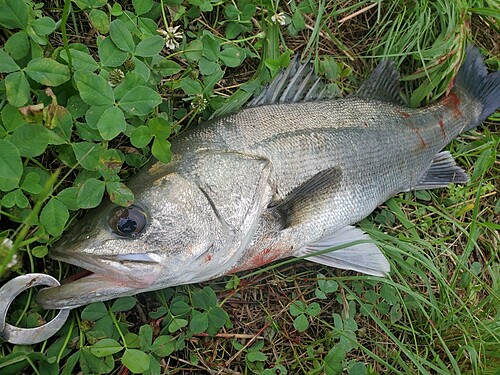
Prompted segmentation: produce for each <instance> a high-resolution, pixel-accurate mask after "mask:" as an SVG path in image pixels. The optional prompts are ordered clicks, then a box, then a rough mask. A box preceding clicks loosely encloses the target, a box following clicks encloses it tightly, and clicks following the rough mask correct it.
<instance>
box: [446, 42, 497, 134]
mask: <svg viewBox="0 0 500 375" xmlns="http://www.w3.org/2000/svg"><path fill="white" fill-rule="evenodd" d="M466 56H467V57H466V59H465V61H464V62H463V63H462V66H461V67H460V69H459V70H458V74H457V76H456V78H455V88H454V90H457V89H458V90H460V91H462V90H463V91H465V92H467V93H468V94H469V95H470V96H472V97H473V98H474V99H476V100H478V101H479V102H480V103H481V104H482V111H481V114H480V115H479V119H478V122H477V123H473V124H471V125H470V126H469V127H467V128H466V129H464V130H470V129H473V128H475V127H476V126H477V125H479V124H480V123H481V122H483V121H484V120H486V118H487V117H488V116H489V115H491V114H492V113H494V112H495V111H496V110H497V108H499V107H500V72H494V73H488V71H487V70H486V65H485V64H484V61H483V56H482V55H481V53H480V52H479V49H478V48H477V47H476V46H474V45H471V46H469V47H468V48H467V55H466Z"/></svg>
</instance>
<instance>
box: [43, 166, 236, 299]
mask: <svg viewBox="0 0 500 375" xmlns="http://www.w3.org/2000/svg"><path fill="white" fill-rule="evenodd" d="M140 175H141V174H139V175H138V176H137V177H136V178H135V179H134V180H135V181H134V184H136V185H137V182H138V179H139V180H140ZM143 182H145V183H144V186H147V188H143V189H138V190H139V193H138V194H135V197H136V200H135V202H134V203H133V204H132V205H130V206H129V207H121V206H117V205H115V204H113V203H111V202H108V203H106V204H103V205H102V206H100V207H98V208H97V209H95V210H94V211H92V212H89V213H88V214H87V215H86V216H85V217H84V218H83V219H82V220H81V221H79V222H78V223H77V224H76V225H75V226H74V227H73V228H72V229H71V230H69V231H68V233H67V234H65V235H64V236H63V238H61V240H59V241H58V242H57V243H56V244H55V245H54V246H53V247H52V249H51V250H50V252H49V256H50V257H52V258H54V259H57V260H60V261H63V262H66V263H70V264H73V265H75V266H78V267H81V268H83V269H84V270H87V271H90V272H87V275H86V276H84V277H81V278H77V279H76V280H73V281H70V282H69V283H66V284H65V283H63V284H62V285H61V286H58V287H53V288H47V289H44V290H42V291H40V293H39V294H38V296H37V300H38V302H39V303H40V304H41V305H42V306H43V307H45V308H63V307H66V308H68V307H77V306H80V305H84V304H88V303H92V302H96V301H104V300H108V299H111V298H115V297H120V296H125V295H133V294H137V293H141V292H145V291H149V290H156V289H160V288H165V287H169V286H174V285H182V284H186V283H191V282H193V280H197V281H202V279H203V274H204V273H206V274H207V276H208V277H206V278H205V279H208V278H209V276H210V274H211V272H209V270H207V268H210V269H212V270H213V269H216V268H217V266H218V265H217V258H216V254H217V249H218V247H220V246H222V243H223V242H224V236H225V235H226V233H224V232H225V227H224V225H223V223H222V222H221V221H220V219H219V217H218V216H217V215H216V213H215V212H214V210H213V207H212V206H211V204H210V201H209V200H208V198H207V196H206V195H205V194H204V193H203V191H201V190H200V189H199V188H198V186H197V185H196V184H195V183H193V182H191V181H189V180H188V179H186V178H184V177H182V176H181V175H179V174H177V173H169V174H167V175H165V176H162V177H161V178H158V179H155V180H154V181H152V183H151V181H143Z"/></svg>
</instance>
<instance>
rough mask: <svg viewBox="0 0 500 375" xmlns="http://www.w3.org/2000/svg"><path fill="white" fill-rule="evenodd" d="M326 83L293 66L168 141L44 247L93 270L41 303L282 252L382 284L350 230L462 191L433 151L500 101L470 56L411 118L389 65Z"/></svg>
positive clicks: (127, 288)
mask: <svg viewBox="0 0 500 375" xmlns="http://www.w3.org/2000/svg"><path fill="white" fill-rule="evenodd" d="M323 88H324V85H322V84H321V82H320V80H319V79H317V78H316V77H315V76H314V74H313V71H312V68H311V67H310V66H309V65H308V64H305V65H301V64H299V63H294V64H291V67H290V68H289V69H288V70H287V71H286V72H284V73H282V74H281V76H279V77H278V78H277V79H275V80H274V81H273V82H272V84H271V85H270V86H269V87H268V88H267V89H266V90H264V91H263V93H262V94H261V95H260V96H259V97H257V98H256V99H254V100H253V102H252V103H251V106H249V107H248V108H245V109H243V110H241V111H239V112H237V113H234V114H231V115H228V116H225V117H221V118H217V119H214V120H211V121H209V122H207V123H205V124H204V125H202V126H199V127H197V128H194V129H192V130H190V131H188V132H186V133H185V134H183V135H182V136H180V137H178V138H176V139H175V140H174V141H173V142H172V151H173V154H174V158H173V160H172V162H170V163H169V164H162V163H160V162H156V163H153V164H151V165H150V166H148V167H145V168H144V169H143V170H141V171H140V172H139V173H138V174H137V175H136V176H135V177H134V178H132V179H131V180H130V182H129V187H130V188H131V189H132V191H133V192H134V194H135V197H136V201H135V203H134V204H133V205H132V206H130V207H128V208H124V207H117V206H115V205H113V204H110V203H107V204H103V205H102V206H101V207H99V208H98V209H96V210H94V211H93V212H90V213H89V214H88V215H87V216H86V217H85V218H84V219H83V220H81V221H80V222H79V223H78V224H77V225H76V227H74V228H73V229H72V230H71V231H70V232H69V233H68V234H66V235H65V236H64V238H63V239H62V240H61V241H60V242H58V243H57V244H56V246H55V247H53V248H52V249H51V253H50V255H51V257H52V258H54V259H59V260H62V261H64V262H67V263H71V264H74V265H76V266H79V267H82V268H84V269H86V270H88V271H90V272H91V273H90V275H88V276H85V277H82V278H80V279H77V280H76V281H72V282H70V283H67V284H63V285H61V286H58V287H54V288H48V289H45V290H42V291H41V292H40V293H39V294H38V297H37V299H38V301H39V303H41V305H42V306H43V307H45V308H68V307H69V308H72V307H76V306H80V305H84V304H88V303H91V302H96V301H103V300H108V299H111V298H115V297H119V296H126V295H133V294H137V293H141V292H146V291H151V290H156V289H161V288H165V287H169V286H174V285H182V284H189V283H196V282H201V281H205V280H209V279H213V278H216V277H219V276H222V275H226V274H230V273H233V272H238V271H242V270H247V269H251V268H254V267H258V266H261V265H264V264H266V263H269V262H271V261H274V260H277V259H282V258H285V257H290V256H304V255H311V256H310V257H309V258H308V260H311V261H313V262H317V263H321V264H325V265H329V266H333V267H338V268H342V269H349V270H354V271H358V272H363V273H366V274H370V275H378V276H383V275H386V274H387V273H388V272H389V270H390V267H389V263H388V261H387V260H386V258H385V257H384V255H383V254H382V252H381V251H380V250H379V248H378V247H377V246H376V245H375V244H374V243H373V242H371V241H370V238H369V237H368V235H366V234H365V233H363V232H362V231H361V230H360V229H357V228H356V227H354V226H353V225H354V224H355V223H356V222H358V221H359V220H361V219H363V218H365V217H366V216H367V215H369V214H370V213H371V212H372V211H373V210H374V209H375V208H376V207H377V206H378V205H380V204H381V203H383V202H384V201H385V200H387V199H388V198H390V197H392V196H394V195H395V194H397V193H399V192H402V191H408V190H415V189H430V188H438V187H444V186H447V185H448V184H449V183H451V182H455V183H465V182H467V180H468V178H467V175H466V174H465V172H464V171H463V170H462V169H461V168H459V167H458V166H457V165H456V163H455V161H454V160H453V157H452V156H451V155H450V154H449V152H447V151H441V150H442V149H443V147H444V146H446V145H447V144H448V143H449V142H450V141H451V140H452V139H453V138H455V137H456V136H457V135H458V134H460V133H462V132H464V131H467V130H469V129H472V128H474V127H476V126H477V125H479V124H480V123H481V122H482V121H483V120H485V119H486V118H487V117H488V116H489V115H490V114H491V113H493V112H494V111H495V110H496V109H497V108H498V107H499V106H500V72H495V73H490V74H488V73H487V71H486V68H485V66H484V63H483V61H482V56H481V54H480V53H479V51H478V50H477V49H476V48H475V47H471V48H469V49H468V51H467V58H466V60H465V62H464V63H463V65H462V66H461V68H460V70H459V72H458V74H457V76H456V78H455V81H454V88H453V90H451V92H450V93H449V94H448V95H447V96H445V97H444V98H443V99H442V100H441V101H439V102H438V103H435V104H432V105H430V106H427V107H425V108H419V109H413V108H409V107H407V106H404V105H403V104H402V102H401V95H400V91H399V75H398V73H397V71H396V68H395V65H394V63H393V62H391V61H385V62H382V63H381V64H380V65H379V66H378V67H377V68H376V69H375V70H374V72H373V73H372V74H371V76H370V78H369V79H368V80H367V81H366V82H365V83H364V84H363V85H362V86H361V88H360V89H359V91H358V92H357V93H356V94H354V95H352V96H350V97H347V98H343V99H330V98H328V97H326V96H325V90H324V89H323ZM353 241H354V244H353ZM340 245H345V246H344V248H341V249H340V250H336V251H330V252H327V250H328V249H329V248H331V247H334V246H340ZM340 247H342V246H340ZM321 251H323V252H321ZM317 252H320V253H319V254H318V253H317Z"/></svg>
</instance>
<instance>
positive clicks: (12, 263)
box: [0, 238, 17, 268]
mask: <svg viewBox="0 0 500 375" xmlns="http://www.w3.org/2000/svg"><path fill="white" fill-rule="evenodd" d="M13 245H14V242H12V240H11V239H10V238H4V240H3V241H2V243H1V244H0V247H3V248H6V249H7V250H10V249H12V246H13ZM16 263H17V254H14V255H13V256H12V258H11V260H10V262H9V263H8V264H7V268H11V267H13V266H15V264H16Z"/></svg>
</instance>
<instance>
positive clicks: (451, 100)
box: [443, 92, 462, 117]
mask: <svg viewBox="0 0 500 375" xmlns="http://www.w3.org/2000/svg"><path fill="white" fill-rule="evenodd" d="M443 104H444V106H445V107H447V108H449V109H451V110H452V111H453V117H461V116H462V112H460V109H459V108H458V106H459V104H460V99H459V98H458V96H457V94H455V93H454V92H450V93H449V95H448V96H447V97H446V98H444V99H443Z"/></svg>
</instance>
